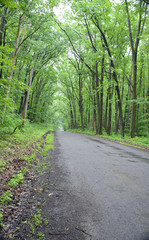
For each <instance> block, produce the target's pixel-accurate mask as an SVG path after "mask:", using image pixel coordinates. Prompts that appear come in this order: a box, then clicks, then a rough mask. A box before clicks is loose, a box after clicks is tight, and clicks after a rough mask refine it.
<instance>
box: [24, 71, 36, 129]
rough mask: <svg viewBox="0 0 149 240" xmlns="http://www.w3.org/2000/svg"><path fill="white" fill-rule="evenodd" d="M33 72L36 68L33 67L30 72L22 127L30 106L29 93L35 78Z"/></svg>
mask: <svg viewBox="0 0 149 240" xmlns="http://www.w3.org/2000/svg"><path fill="white" fill-rule="evenodd" d="M33 73H34V68H32V70H31V73H30V80H29V89H28V92H27V96H26V101H25V108H24V116H23V122H22V127H24V124H25V119H26V116H27V107H28V101H29V95H30V88H31V85H32V80H33Z"/></svg>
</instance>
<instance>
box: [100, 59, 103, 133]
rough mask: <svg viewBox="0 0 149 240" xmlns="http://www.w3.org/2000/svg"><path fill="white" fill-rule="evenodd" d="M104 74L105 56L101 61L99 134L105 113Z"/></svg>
mask: <svg viewBox="0 0 149 240" xmlns="http://www.w3.org/2000/svg"><path fill="white" fill-rule="evenodd" d="M103 75H104V56H103V57H102V61H101V77H100V85H101V87H100V88H101V89H100V116H99V122H100V125H99V134H100V135H101V134H102V115H103Z"/></svg>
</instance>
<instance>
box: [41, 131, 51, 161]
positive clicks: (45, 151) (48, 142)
mask: <svg viewBox="0 0 149 240" xmlns="http://www.w3.org/2000/svg"><path fill="white" fill-rule="evenodd" d="M52 149H54V135H53V134H48V135H47V137H46V144H45V145H44V148H43V150H42V156H44V157H45V156H47V154H48V152H49V151H50V150H52Z"/></svg>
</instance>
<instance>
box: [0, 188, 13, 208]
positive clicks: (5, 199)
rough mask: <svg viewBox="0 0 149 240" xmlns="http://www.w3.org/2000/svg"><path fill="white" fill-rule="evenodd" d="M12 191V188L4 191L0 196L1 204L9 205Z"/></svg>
mask: <svg viewBox="0 0 149 240" xmlns="http://www.w3.org/2000/svg"><path fill="white" fill-rule="evenodd" d="M12 196H13V194H12V192H11V191H10V190H7V191H6V192H5V193H3V194H2V195H1V197H0V204H1V205H8V204H9V203H10V201H11V200H12Z"/></svg>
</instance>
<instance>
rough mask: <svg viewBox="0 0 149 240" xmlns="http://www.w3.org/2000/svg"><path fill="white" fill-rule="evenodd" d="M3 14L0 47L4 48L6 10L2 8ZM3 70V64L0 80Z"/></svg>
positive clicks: (0, 27)
mask: <svg viewBox="0 0 149 240" xmlns="http://www.w3.org/2000/svg"><path fill="white" fill-rule="evenodd" d="M3 10H4V13H3V15H2V18H1V25H0V46H5V37H6V28H5V24H6V15H7V8H6V7H4V8H3ZM2 59H3V51H2ZM2 69H3V62H2V63H1V69H0V79H1V78H2V71H3V70H2Z"/></svg>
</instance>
